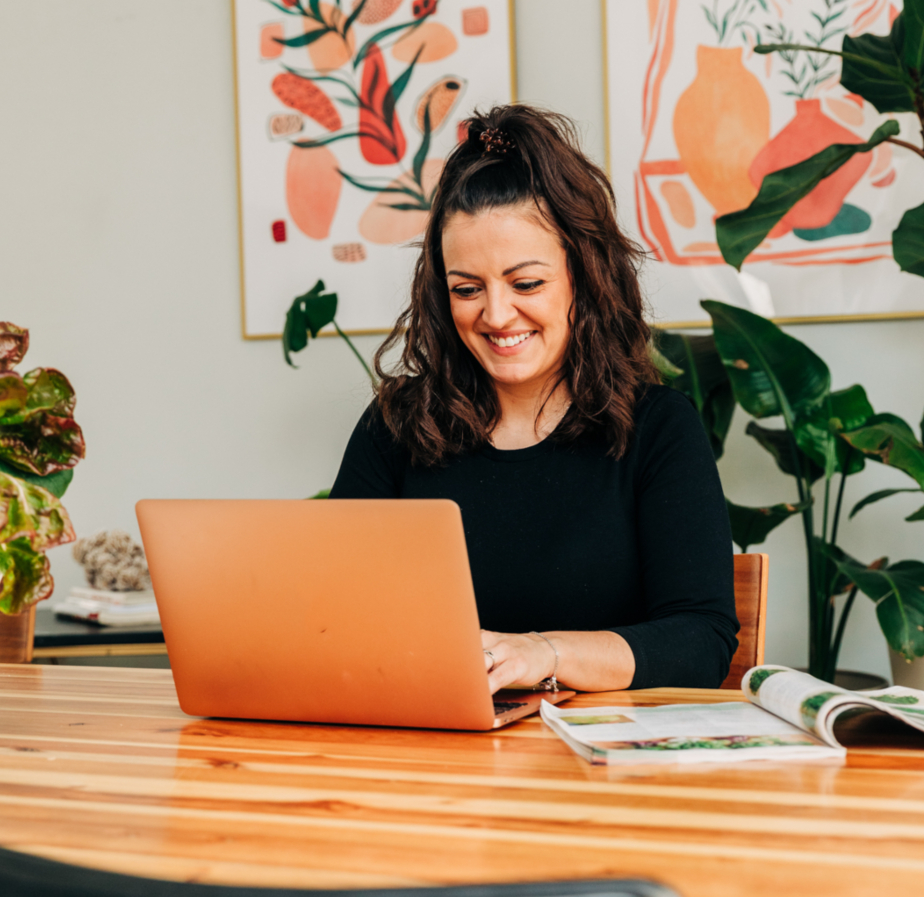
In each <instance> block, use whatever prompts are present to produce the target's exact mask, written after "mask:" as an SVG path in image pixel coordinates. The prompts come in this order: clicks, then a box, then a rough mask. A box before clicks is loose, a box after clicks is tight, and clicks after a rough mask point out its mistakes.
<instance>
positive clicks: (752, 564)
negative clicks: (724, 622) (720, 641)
mask: <svg viewBox="0 0 924 897" xmlns="http://www.w3.org/2000/svg"><path fill="white" fill-rule="evenodd" d="M769 561H770V559H769V558H768V557H767V555H765V554H736V555H735V611H736V613H737V614H738V622H739V623H740V624H741V631H740V632H739V633H738V650H737V651H735V656H734V657H733V658H732V662H731V668H730V669H729V671H728V676H727V677H726V679H725V681H724V682H723V683H722V688H741V677H742V676H743V675H744V674H745V673H746V672H747V671H748V670H749V669H750V668H751V667H753V666H757V665H758V664H761V663H763V662H764V639H765V638H766V634H767V633H766V629H767V571H768V568H769V566H770V563H769Z"/></svg>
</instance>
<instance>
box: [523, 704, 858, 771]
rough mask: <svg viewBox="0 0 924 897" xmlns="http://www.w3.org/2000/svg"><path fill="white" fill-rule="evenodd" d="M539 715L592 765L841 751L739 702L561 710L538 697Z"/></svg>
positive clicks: (730, 759) (816, 754) (834, 753)
mask: <svg viewBox="0 0 924 897" xmlns="http://www.w3.org/2000/svg"><path fill="white" fill-rule="evenodd" d="M541 713H542V718H543V720H544V721H545V722H546V723H547V724H548V725H549V727H550V728H551V729H552V730H553V731H554V732H555V733H556V734H557V735H558V736H559V737H560V738H562V739H563V740H564V741H565V742H566V743H567V744H568V745H569V746H570V747H571V748H572V749H573V750H574V751H575V752H576V753H578V754H580V755H581V756H582V757H584V758H585V759H587V760H589V761H590V762H591V763H604V764H617V763H619V764H623V763H693V762H722V763H728V762H734V761H739V760H767V759H784V758H795V757H799V758H802V759H806V758H818V759H823V758H829V757H842V756H843V755H844V753H845V752H844V749H843V748H840V747H835V748H830V747H826V746H825V745H824V744H822V743H821V742H820V741H819V740H818V739H816V738H813V737H811V736H810V735H808V734H807V733H805V732H803V731H801V729H799V728H796V727H795V726H792V725H790V724H789V723H787V722H785V721H784V720H781V719H778V718H777V717H775V716H772V715H771V714H769V713H766V712H765V711H763V710H761V709H760V708H759V707H755V706H754V705H752V704H747V703H743V702H740V701H734V702H725V703H721V704H674V705H668V706H660V707H590V708H580V709H567V710H563V709H560V708H558V707H555V706H553V705H552V704H549V703H547V702H545V701H543V703H542V710H541Z"/></svg>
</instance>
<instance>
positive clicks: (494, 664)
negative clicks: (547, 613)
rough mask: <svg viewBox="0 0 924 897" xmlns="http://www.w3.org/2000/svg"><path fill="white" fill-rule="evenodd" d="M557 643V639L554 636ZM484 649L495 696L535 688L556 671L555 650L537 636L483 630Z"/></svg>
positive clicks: (489, 679)
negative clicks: (517, 688)
mask: <svg viewBox="0 0 924 897" xmlns="http://www.w3.org/2000/svg"><path fill="white" fill-rule="evenodd" d="M552 640H553V641H554V637H552ZM481 647H482V649H483V650H484V652H485V655H484V660H485V668H486V669H487V671H488V683H489V684H490V686H491V694H492V695H493V694H494V693H495V692H496V691H498V690H499V689H501V688H507V687H508V686H511V685H518V686H522V687H526V688H532V687H533V686H534V685H538V684H539V683H540V682H542V680H543V679H548V677H549V676H551V675H552V672H553V670H554V669H555V650H554V649H553V648H552V646H551V645H550V644H549V643H548V642H547V641H546V640H545V639H543V638H541V637H540V636H538V635H534V634H533V633H519V634H518V633H512V632H491V631H490V630H487V629H482V630H481Z"/></svg>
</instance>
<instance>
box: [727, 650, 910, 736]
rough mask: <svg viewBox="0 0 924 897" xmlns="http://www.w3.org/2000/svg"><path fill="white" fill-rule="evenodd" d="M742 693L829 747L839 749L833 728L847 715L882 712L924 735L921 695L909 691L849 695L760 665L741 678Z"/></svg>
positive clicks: (792, 672)
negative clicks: (870, 711) (872, 711)
mask: <svg viewBox="0 0 924 897" xmlns="http://www.w3.org/2000/svg"><path fill="white" fill-rule="evenodd" d="M741 690H742V691H743V692H744V695H745V697H746V698H747V699H748V700H749V701H752V702H753V703H754V704H756V705H757V706H759V707H763V708H764V709H765V710H767V711H769V712H770V713H773V714H775V715H776V716H779V717H781V718H782V719H784V720H786V721H787V722H790V723H792V724H793V725H795V726H798V727H799V728H801V729H804V730H805V731H807V732H810V733H812V734H813V735H816V736H817V737H818V738H820V739H822V741H824V742H825V743H826V744H828V745H830V746H831V747H837V746H838V742H837V740H836V738H835V737H834V724H835V723H836V722H837V720H838V718H839V717H841V716H842V715H843V714H844V713H846V712H848V711H856V710H877V711H884V712H885V713H888V714H890V715H891V716H894V717H896V718H897V719H901V720H902V721H904V722H906V723H908V724H909V725H911V726H913V727H914V728H916V729H919V730H921V731H924V692H921V691H916V690H915V689H912V688H902V687H901V686H894V687H892V688H883V689H878V690H876V691H866V692H855V691H847V690H846V689H844V688H840V687H838V686H837V685H832V684H831V683H830V682H824V681H823V680H821V679H816V678H815V677H814V676H810V675H809V674H808V673H802V672H799V671H798V670H792V669H790V668H789V667H780V666H771V665H764V666H760V667H753V668H752V669H750V670H748V671H747V672H746V673H745V674H744V677H743V678H742V680H741Z"/></svg>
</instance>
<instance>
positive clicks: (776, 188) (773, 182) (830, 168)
mask: <svg viewBox="0 0 924 897" xmlns="http://www.w3.org/2000/svg"><path fill="white" fill-rule="evenodd" d="M899 130H900V129H899V125H898V122H897V121H887V122H885V123H884V124H882V125H880V126H879V127H878V128H876V130H875V132H874V133H873V136H872V137H870V139H869V140H868V141H867V142H866V143H834V144H832V145H831V146H829V147H826V148H825V149H823V150H821V152H818V153H815V155H814V156H810V157H809V158H808V159H805V160H804V161H802V162H799V163H797V164H796V165H790V166H789V167H788V168H781V169H780V170H779V171H773V172H771V173H770V174H768V175H767V176H766V177H765V178H764V179H763V181H762V182H761V185H760V191H759V192H758V194H757V196H756V197H755V198H754V200H753V201H752V202H751V204H750V205H749V206H748V207H747V208H746V209H742V210H741V211H739V212H731V213H729V214H727V215H722V216H721V217H719V218H717V219H716V223H715V233H716V240H717V241H718V244H719V249H721V251H722V257H723V258H724V259H725V261H726V262H728V264H729V265H732V266H733V267H735V268H737V269H738V270H739V271H740V270H741V265H742V264H743V263H744V260H745V259H746V258H747V257H748V256H749V255H750V254H751V252H753V251H754V250H755V249H756V248H757V247H758V246H759V245H760V244H761V243H762V242H763V240H764V238H765V237H766V236H767V234H769V233H770V231H771V230H772V229H773V227H774V226H775V225H776V224H777V222H778V221H779V220H780V219H781V218H782V217H783V216H784V215H785V214H786V213H787V212H788V211H789V210H790V209H791V208H792V207H793V206H794V205H795V204H796V203H797V202H799V200H800V199H803V198H804V197H806V196H808V194H809V193H811V192H812V190H814V189H815V187H817V186H818V184H819V183H820V182H821V181H823V180H824V179H825V178H826V177H828V176H829V175H832V174H834V172H835V171H837V170H838V169H839V168H840V167H841V166H842V165H844V164H845V163H846V162H849V161H850V160H851V159H852V158H853V157H854V156H855V155H856V154H857V153H868V152H869V151H870V150H871V149H873V148H874V147H877V146H879V144H880V143H882V142H883V141H884V140H886V139H887V138H888V137H894V136H895V135H896V134H898V132H899Z"/></svg>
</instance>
